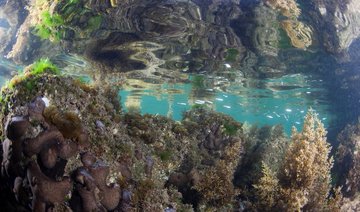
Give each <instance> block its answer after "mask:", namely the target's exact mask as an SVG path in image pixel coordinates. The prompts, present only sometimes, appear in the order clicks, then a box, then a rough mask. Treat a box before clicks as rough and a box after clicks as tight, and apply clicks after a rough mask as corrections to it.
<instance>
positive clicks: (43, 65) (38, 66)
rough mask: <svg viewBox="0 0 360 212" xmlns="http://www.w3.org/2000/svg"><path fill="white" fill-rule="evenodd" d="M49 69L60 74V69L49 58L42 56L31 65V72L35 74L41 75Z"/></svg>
mask: <svg viewBox="0 0 360 212" xmlns="http://www.w3.org/2000/svg"><path fill="white" fill-rule="evenodd" d="M45 71H49V72H51V73H53V74H60V70H59V68H58V67H57V66H55V65H54V64H53V63H52V62H51V61H50V60H49V59H48V58H42V59H40V60H38V61H36V62H35V63H33V64H32V65H31V71H30V73H31V74H33V75H39V74H42V73H44V72H45Z"/></svg>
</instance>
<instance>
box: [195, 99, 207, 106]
mask: <svg viewBox="0 0 360 212" xmlns="http://www.w3.org/2000/svg"><path fill="white" fill-rule="evenodd" d="M195 104H198V105H203V104H205V101H204V100H196V101H195Z"/></svg>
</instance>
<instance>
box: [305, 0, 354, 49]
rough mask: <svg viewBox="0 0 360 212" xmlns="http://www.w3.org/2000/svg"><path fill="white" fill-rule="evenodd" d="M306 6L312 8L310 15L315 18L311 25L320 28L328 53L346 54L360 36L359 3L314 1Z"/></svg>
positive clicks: (351, 0)
mask: <svg viewBox="0 0 360 212" xmlns="http://www.w3.org/2000/svg"><path fill="white" fill-rule="evenodd" d="M299 2H304V1H299ZM305 4H308V5H309V6H310V11H309V12H308V13H309V14H310V15H311V16H312V17H313V20H312V21H311V22H312V23H311V24H312V25H313V26H314V27H318V28H319V33H320V36H321V39H323V44H324V46H325V48H326V50H327V51H329V52H331V53H333V54H338V53H344V52H346V51H347V49H348V48H349V46H350V45H351V43H352V42H353V41H354V40H356V39H357V38H358V37H359V36H360V2H359V1H357V0H342V1H339V0H331V1H325V0H313V1H311V2H307V3H306V2H305ZM319 24H320V25H319Z"/></svg>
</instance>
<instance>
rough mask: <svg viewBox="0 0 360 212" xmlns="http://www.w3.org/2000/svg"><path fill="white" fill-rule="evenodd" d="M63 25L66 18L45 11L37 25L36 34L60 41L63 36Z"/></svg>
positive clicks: (43, 37)
mask: <svg viewBox="0 0 360 212" xmlns="http://www.w3.org/2000/svg"><path fill="white" fill-rule="evenodd" d="M63 25H64V20H63V19H62V17H61V16H60V15H59V14H53V15H51V14H50V12H49V11H44V12H43V13H42V14H41V19H40V23H38V24H37V25H36V26H35V29H34V34H35V35H37V36H39V37H40V38H41V39H43V40H46V39H49V40H51V41H54V42H58V41H60V39H61V38H62V37H63V33H64V32H63V29H62V27H63Z"/></svg>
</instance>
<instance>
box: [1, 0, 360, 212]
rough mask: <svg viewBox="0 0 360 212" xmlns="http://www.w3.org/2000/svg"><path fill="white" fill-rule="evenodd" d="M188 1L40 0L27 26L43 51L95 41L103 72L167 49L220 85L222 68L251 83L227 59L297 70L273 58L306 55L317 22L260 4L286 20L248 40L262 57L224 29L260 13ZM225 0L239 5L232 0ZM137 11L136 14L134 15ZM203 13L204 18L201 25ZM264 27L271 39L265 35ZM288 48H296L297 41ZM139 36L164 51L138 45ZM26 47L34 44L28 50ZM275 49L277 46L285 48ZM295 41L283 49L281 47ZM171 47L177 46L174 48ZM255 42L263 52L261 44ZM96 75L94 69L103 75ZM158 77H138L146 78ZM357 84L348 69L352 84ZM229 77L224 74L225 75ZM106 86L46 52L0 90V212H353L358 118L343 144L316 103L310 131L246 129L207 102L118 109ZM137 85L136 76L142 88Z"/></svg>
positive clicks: (287, 3) (272, 3) (307, 124)
mask: <svg viewBox="0 0 360 212" xmlns="http://www.w3.org/2000/svg"><path fill="white" fill-rule="evenodd" d="M7 2H10V1H7ZM173 2H175V3H173ZM194 2H195V1H194ZM194 2H192V1H164V2H160V1H159V2H156V4H154V5H153V8H148V7H147V6H148V4H150V3H149V2H144V1H137V0H134V1H117V0H108V1H82V0H68V1H49V0H37V1H36V6H38V8H35V7H34V8H32V9H30V10H29V13H32V12H34V13H36V15H37V16H36V17H35V18H34V20H35V22H31V24H30V25H32V27H34V31H33V32H34V34H36V35H38V36H39V37H40V38H42V39H45V40H42V41H41V42H43V43H41V45H42V44H44V46H43V47H48V46H46V45H49V46H52V47H54V46H55V44H54V43H56V41H61V42H58V44H59V49H60V48H64V49H65V50H66V51H67V50H69V52H71V51H72V52H77V51H79V52H82V53H84V52H86V51H87V50H89V49H87V48H88V46H91V45H94V44H95V45H96V48H94V52H92V53H94V54H97V55H98V56H99V57H100V59H104V60H99V61H97V62H99V65H100V67H105V66H104V65H105V64H104V63H105V62H104V61H106V63H109V64H110V66H114V67H115V66H122V65H123V64H125V62H124V63H115V62H116V61H120V60H124V61H127V60H129V58H134V57H138V58H141V57H140V56H141V55H140V53H141V54H144V55H143V57H147V58H148V60H149V61H152V60H155V62H158V64H161V63H162V62H163V59H164V58H171V59H173V60H174V61H172V62H174V64H176V63H179V64H180V65H179V66H178V67H179V70H180V69H181V70H183V71H184V72H186V71H189V72H197V71H198V72H199V73H201V72H202V71H203V70H212V69H214V70H217V69H216V67H220V66H221V67H222V69H220V68H219V70H220V71H218V72H220V73H218V75H215V76H217V77H218V78H219V79H226V80H227V79H228V78H227V77H223V75H227V76H232V77H230V78H231V79H230V80H233V81H234V83H238V84H240V83H247V82H246V81H245V80H243V78H241V79H240V80H239V79H238V78H236V76H235V73H234V72H235V71H236V70H237V68H234V67H233V64H231V69H229V67H228V66H229V65H230V64H226V63H225V64H224V62H229V63H235V62H240V61H239V60H242V61H241V62H244V63H250V64H253V65H252V67H251V68H250V69H253V70H252V71H253V72H256V71H259V70H260V71H259V72H257V73H255V74H254V76H263V77H265V75H267V74H269V75H271V76H281V75H283V74H285V73H286V72H285V70H286V71H287V70H288V69H291V67H292V66H289V67H288V66H287V65H289V64H290V63H291V62H289V63H288V64H282V63H281V64H280V62H279V64H277V56H278V53H279V56H281V57H284V55H285V54H288V53H290V54H293V55H292V56H293V57H301V55H300V56H299V55H298V54H303V57H304V55H305V53H304V52H305V51H303V50H304V49H306V48H308V47H309V46H311V45H312V42H313V38H312V36H313V34H312V28H311V27H309V26H308V25H307V24H308V23H307V22H306V23H307V24H305V22H303V17H302V14H301V10H300V6H299V5H298V4H297V2H296V1H295V0H267V1H265V2H266V3H267V4H266V6H267V8H266V10H267V11H270V12H269V13H271V12H272V13H273V14H275V15H274V17H273V18H274V20H275V19H276V18H279V19H280V21H281V24H275V25H274V26H273V28H274V29H275V30H273V31H271V32H269V34H266V35H265V36H264V35H262V33H263V32H265V31H266V30H267V29H268V28H267V24H269V23H268V22H263V23H265V25H266V26H261V27H262V29H261V30H259V29H260V27H258V28H253V29H251V30H254V31H256V32H257V33H258V35H261V36H262V37H259V41H253V42H260V43H262V44H264V45H267V47H268V48H269V49H268V51H269V52H267V53H265V54H264V56H263V57H262V58H259V57H256V56H255V55H254V54H255V53H254V52H251V51H252V50H254V49H256V48H257V46H256V45H257V44H256V45H254V46H253V47H254V48H252V50H251V51H250V50H248V49H243V46H241V45H242V44H244V45H247V42H246V40H241V41H240V38H238V37H236V36H235V34H234V32H233V30H234V28H233V27H230V26H227V24H228V23H229V22H231V21H232V20H234V19H237V20H238V21H239V23H240V24H241V23H244V22H247V21H249V19H251V18H252V17H247V18H248V19H247V18H246V17H245V16H247V15H248V14H243V16H242V17H238V16H239V14H242V13H244V11H242V9H243V8H240V6H239V5H236V4H237V3H234V2H236V1H214V2H212V1H206V5H202V4H201V5H200V4H198V3H194ZM197 2H200V1H197ZM224 2H225V3H228V4H231V5H232V6H233V5H235V6H236V7H227V6H228V5H226V4H225V3H224ZM241 2H242V3H243V2H244V1H241ZM315 2H318V1H315ZM0 4H2V3H0ZM136 4H140V5H136ZM207 4H208V5H207ZM314 4H315V3H314ZM32 6H33V5H32ZM238 6H239V7H238ZM262 6H264V5H262ZM122 8H123V9H122ZM214 8H215V9H214ZM229 8H230V9H229ZM258 12H259V13H261V12H262V10H259V11H258ZM320 12H321V11H320ZM329 13H330V12H329ZM224 14H225V15H226V17H223V16H224ZM32 15H34V14H32ZM275 16H278V17H276V18H275ZM30 17H31V16H30ZM32 17H34V16H32ZM134 17H139V19H140V20H137V19H136V20H132V19H133V18H134ZM242 18H244V19H246V20H240V19H242ZM263 18H264V19H267V18H268V17H267V16H265V17H263ZM112 19H113V20H112ZM126 19H131V20H132V21H128V20H126ZM206 19H210V21H209V22H205V21H204V20H206ZM160 21H163V22H160ZM191 21H192V22H191ZM241 21H243V22H241ZM27 23H28V22H27ZM256 23H262V22H261V21H259V22H256ZM28 24H29V23H28ZM250 25H251V24H250ZM259 25H261V24H259ZM223 26H227V27H223ZM205 27H209V28H205ZM241 27H243V28H246V27H244V26H241ZM278 27H282V29H281V30H282V33H283V34H286V36H287V37H286V39H283V40H282V41H281V40H280V41H279V40H278V41H277V40H276V39H275V38H277V37H276V36H278V35H277V32H276V31H277V28H278ZM243 28H241V30H239V31H242V29H243ZM99 29H101V30H99ZM194 29H195V30H194ZM208 29H210V30H208ZM257 30H259V31H257ZM205 31H208V32H206V33H205ZM244 31H245V30H244ZM19 34H21V33H19ZM188 35H190V36H188ZM250 35H252V34H251V33H250ZM268 35H269V36H274V39H273V38H271V39H265V38H264V37H267V36H268ZM30 38H33V37H30ZM92 39H93V40H92ZM241 39H243V37H242V38H241ZM30 40H31V39H30ZM34 40H36V41H38V40H40V39H34ZM48 40H50V41H52V42H48ZM143 40H145V42H143ZM162 40H166V42H168V43H167V44H169V43H170V41H174V40H175V41H176V42H178V43H177V45H173V44H172V43H171V45H170V46H171V48H166V47H165V45H164V47H160V46H161V45H160V44H158V46H157V45H155V44H156V42H159V41H162ZM77 42H78V43H77ZM166 42H164V43H166ZM319 42H320V41H319ZM179 43H181V44H182V45H180V44H179ZM189 43H191V45H196V46H195V47H193V46H190V44H189ZM37 44H38V43H37ZM88 44H91V45H88ZM290 44H291V45H292V46H294V47H296V48H299V49H300V50H299V49H291V48H289V45H290ZM56 45H57V44H56ZM60 45H61V46H60ZM132 45H134V46H137V47H139V46H140V47H139V49H142V50H143V49H146V48H147V47H149V48H153V49H156V50H154V52H152V51H138V50H137V51H135V50H134V51H131V50H129V49H130V47H131V46H132ZM249 45H250V44H249ZM21 46H22V47H24V48H28V49H30V50H27V51H29V52H32V51H33V49H32V48H31V45H25V44H24V45H21ZM29 46H30V47H29ZM154 46H156V47H154ZM278 47H280V48H283V49H281V50H280V51H278V49H276V48H278ZM89 48H90V47H89ZM244 48H245V47H244ZM246 48H247V47H246ZM287 48H289V51H285V49H286V50H288V49H287ZM46 49H47V50H48V49H50V48H46ZM176 49H177V50H179V51H180V52H181V53H179V54H178V55H177V54H175V52H174V51H175V50H176ZM55 50H56V49H54V51H55ZM273 50H274V51H273ZM283 50H284V51H285V52H282V51H283ZM254 51H255V50H254ZM256 51H258V52H260V53H261V54H262V53H263V52H262V51H263V49H258V50H256ZM46 54H47V53H46ZM48 54H51V53H50V52H49V53H48ZM84 54H85V53H84ZM179 55H181V57H188V58H191V59H193V61H190V62H189V63H188V64H187V63H183V61H177V60H180V59H179V58H180V56H179ZM306 55H307V56H306V57H307V58H301V59H304V61H306V60H308V59H309V57H312V56H313V55H314V54H306ZM24 58H26V57H24ZM209 58H210V59H209ZM89 59H91V58H89ZM291 59H292V58H291ZM216 60H218V61H217V62H219V61H220V63H219V64H220V65H219V64H217V65H219V66H216V65H215V63H216ZM146 61H147V60H146ZM301 61H302V60H301ZM133 62H134V63H132V64H129V68H128V69H126V70H129V72H130V71H132V69H134V68H135V69H136V67H137V69H142V68H144V67H145V66H146V65H148V64H147V63H144V64H143V63H141V62H138V63H137V62H136V61H133ZM268 63H269V64H270V65H269V64H268ZM259 64H260V65H262V66H261V67H259V66H258V65H259ZM142 65H143V66H142ZM224 65H225V66H224ZM268 65H269V66H268ZM280 66H281V67H280ZM321 66H322V65H321ZM159 67H160V66H159ZM159 67H157V68H159ZM120 68H124V67H120ZM120 68H119V69H120ZM244 68H246V67H244ZM90 69H92V68H90ZM94 69H95V68H94ZM257 69H258V70H257ZM265 69H266V70H265ZM278 69H281V70H278ZM262 70H264V71H263V72H261V71H262ZM91 71H94V70H90V72H91ZM95 71H98V73H97V74H98V76H100V77H99V78H101V77H103V74H102V73H104V72H105V71H104V70H100V71H99V70H95ZM95 71H94V72H95ZM103 71H104V72H103ZM115 71H116V70H115ZM167 71H168V70H166V69H165V68H164V70H160V69H159V71H157V72H154V73H152V74H154V76H155V75H163V76H164V77H165V78H166V80H169V81H171V80H174V81H176V80H179V79H176V78H177V77H178V76H179V75H174V76H173V75H171V74H168V73H167ZM222 71H224V73H221V72H222ZM242 71H243V69H241V73H240V71H239V73H238V74H239V75H241V76H245V75H246V74H249V73H250V72H248V73H246V71H244V73H243V72H242ZM292 71H294V72H295V70H291V71H290V72H291V73H292ZM260 72H261V73H260ZM126 74H129V75H130V76H131V74H132V76H135V78H136V79H137V80H138V79H141V78H142V77H143V75H141V74H142V73H141V71H139V72H132V73H120V74H119V76H121V77H124V78H126V77H127V76H128V75H126ZM111 76H115V74H114V75H111ZM204 76H205V75H200V74H199V75H195V76H194V77H193V78H191V79H189V81H190V82H191V83H192V86H193V87H194V88H195V89H198V91H199V92H198V94H201V92H203V90H206V88H208V86H207V85H206V84H207V83H208V81H207V80H206V78H205V77H204ZM121 77H119V79H120V80H121V79H122V78H121ZM151 77H153V76H151ZM114 78H115V77H114ZM156 79H157V78H155V77H154V78H150V79H148V78H147V79H146V80H138V81H142V82H143V83H144V84H146V83H147V84H148V85H151V84H152V83H153V81H156ZM356 79H357V78H356V77H353V81H354V82H356ZM113 80H114V81H116V80H118V79H113ZM226 80H224V81H220V80H219V81H216V82H221V83H224V84H226V83H227V82H225V81H226ZM101 82H102V83H101V84H95V83H94V84H92V83H89V81H87V80H86V79H85V78H81V77H78V78H77V79H75V80H74V79H73V78H71V77H69V76H64V75H62V74H61V72H60V70H59V68H57V67H56V66H55V65H54V64H53V63H51V61H50V60H49V59H40V60H39V61H37V62H35V63H33V64H32V65H30V66H28V67H27V68H26V69H24V71H22V72H21V73H19V75H17V76H15V77H14V78H13V79H12V80H10V81H9V82H8V84H7V85H6V86H5V87H4V88H3V89H2V90H1V94H0V95H1V99H0V107H1V113H0V121H1V123H0V137H1V147H2V148H1V149H2V151H0V160H1V161H2V163H1V173H0V202H1V206H2V209H3V210H4V211H75V212H76V211H166V212H172V211H351V210H352V211H357V210H359V208H360V195H359V194H360V193H359V191H360V183H359V179H360V173H359V169H360V156H359V142H360V139H359V138H360V124H359V123H356V124H353V125H349V126H347V127H346V128H345V129H344V130H343V131H342V132H341V133H340V134H339V135H338V140H337V141H338V143H339V146H338V147H337V146H335V145H334V146H331V145H330V144H329V142H328V141H327V132H326V129H325V127H324V125H323V124H322V123H321V121H320V118H319V115H318V114H316V113H315V112H314V111H313V110H309V112H308V114H306V116H305V121H304V125H303V128H302V130H300V131H297V130H296V129H295V128H294V130H293V132H292V135H291V136H290V137H288V136H286V134H285V133H284V130H283V128H282V126H280V125H277V126H264V127H257V126H249V125H248V124H243V123H240V122H237V121H235V120H234V119H233V118H231V117H229V116H227V115H224V114H221V113H218V112H215V111H213V110H211V109H209V108H207V107H206V106H202V105H200V104H198V105H196V104H195V105H196V106H194V107H192V108H191V109H190V110H189V111H185V112H184V114H183V119H182V120H180V121H174V120H172V119H170V118H168V117H164V116H161V115H151V114H145V115H142V114H139V113H137V112H136V111H131V112H124V111H123V110H122V108H121V106H120V103H119V102H120V101H119V98H120V97H119V95H118V91H119V90H118V88H117V87H116V86H114V84H115V83H113V84H111V83H109V84H107V83H105V82H104V81H101ZM250 83H251V82H249V84H250ZM144 84H143V85H144ZM135 86H138V87H137V88H139V87H141V86H142V85H140V84H139V83H134V87H135ZM217 86H219V87H221V86H222V85H217ZM245 86H250V87H251V86H252V85H245ZM256 86H258V87H257V88H259V87H261V86H268V85H266V83H264V84H263V85H260V84H256ZM256 86H254V87H256ZM144 87H145V86H144ZM159 87H160V86H159ZM214 87H215V84H214ZM224 87H225V88H226V86H224ZM270 87H271V86H270ZM292 87H293V88H292ZM297 87H299V88H300V87H302V86H295V85H284V86H279V87H278V89H276V85H275V86H272V88H273V90H272V92H274V93H281V92H282V91H285V90H286V89H299V88H297ZM310 87H311V86H309V88H310ZM135 88H136V87H135ZM145 88H146V87H145ZM161 89H164V90H165V89H168V88H161ZM251 91H252V90H251ZM311 91H312V90H311ZM168 92H174V93H176V92H178V91H176V89H172V90H171V89H169V91H168ZM307 92H310V91H307ZM310 94H311V93H309V96H311V95H310ZM254 95H255V99H256V98H262V97H261V94H256V93H255V94H254ZM304 95H305V94H304ZM306 95H307V93H306ZM194 96H196V95H195V94H194ZM224 98H226V97H225V96H224ZM311 98H313V96H311ZM194 99H195V98H194ZM221 100H223V99H221ZM209 104H210V103H209ZM147 107H151V106H147ZM229 108H230V106H229ZM288 110H290V109H288ZM290 111H291V110H290ZM303 112H304V111H303ZM271 115H273V114H271ZM274 115H276V113H274ZM269 116H270V115H269ZM270 118H273V117H272V116H270ZM285 118H286V116H285ZM335 143H336V142H335ZM332 148H333V149H332Z"/></svg>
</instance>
